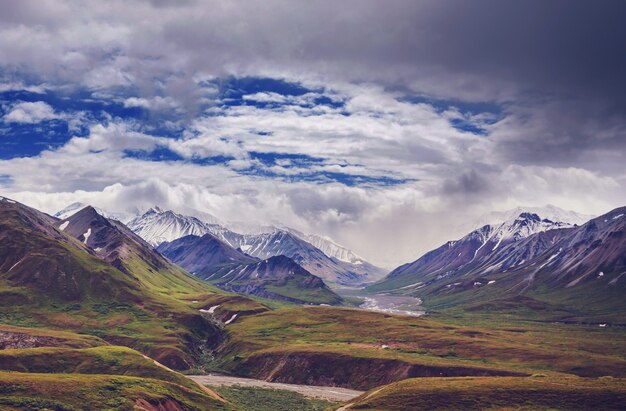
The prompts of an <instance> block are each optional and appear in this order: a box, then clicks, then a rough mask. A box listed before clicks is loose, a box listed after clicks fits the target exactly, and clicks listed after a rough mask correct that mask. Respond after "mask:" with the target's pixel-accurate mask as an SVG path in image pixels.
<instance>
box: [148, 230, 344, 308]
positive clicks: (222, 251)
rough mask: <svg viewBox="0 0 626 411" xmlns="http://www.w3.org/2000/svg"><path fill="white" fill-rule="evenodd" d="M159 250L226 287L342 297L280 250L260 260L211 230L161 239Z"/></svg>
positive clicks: (298, 297)
mask: <svg viewBox="0 0 626 411" xmlns="http://www.w3.org/2000/svg"><path fill="white" fill-rule="evenodd" d="M157 251H158V252H160V253H162V254H163V255H165V256H166V257H168V258H169V259H170V260H172V261H173V262H175V263H176V264H178V265H180V266H181V267H183V268H185V269H186V270H188V271H190V272H191V273H193V274H194V275H195V276H196V277H198V278H202V279H204V280H207V281H210V282H211V283H213V284H215V285H217V286H218V287H220V288H221V289H223V290H227V291H233V292H238V293H243V294H249V295H256V296H258V297H264V298H270V299H274V300H283V301H290V302H295V303H300V304H308V303H316V304H338V303H340V302H341V301H342V300H341V298H340V297H339V296H338V295H336V294H335V293H334V292H332V291H331V290H330V289H329V288H328V287H327V286H326V284H324V282H323V281H322V279H320V278H319V277H316V276H314V275H312V274H311V273H310V272H308V271H307V270H306V269H304V268H303V267H302V266H300V265H299V264H297V263H296V262H295V261H293V260H292V259H291V258H289V257H286V256H284V255H280V254H278V255H276V256H271V257H268V258H267V259H264V260H262V261H261V260H259V259H258V258H255V257H252V256H250V255H247V254H245V253H243V252H242V251H241V250H240V249H234V248H232V247H231V246H230V245H228V244H226V243H225V242H224V241H222V240H220V239H219V238H217V237H215V236H213V235H212V234H208V233H207V234H204V235H202V236H195V235H187V236H185V237H182V238H179V239H176V240H174V241H172V242H171V243H167V242H166V243H162V244H161V245H159V246H158V247H157Z"/></svg>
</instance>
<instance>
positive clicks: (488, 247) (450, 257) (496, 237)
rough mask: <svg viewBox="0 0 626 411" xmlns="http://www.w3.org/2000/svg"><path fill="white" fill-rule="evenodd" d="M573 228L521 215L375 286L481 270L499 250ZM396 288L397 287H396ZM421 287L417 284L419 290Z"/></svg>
mask: <svg viewBox="0 0 626 411" xmlns="http://www.w3.org/2000/svg"><path fill="white" fill-rule="evenodd" d="M565 227H572V225H571V224H568V223H562V222H553V221H550V220H547V219H541V217H539V216H538V215H537V214H531V213H527V212H523V213H521V214H520V215H519V216H517V217H516V218H514V219H511V220H508V221H505V222H503V223H500V224H497V225H485V226H483V227H481V228H479V229H477V230H474V231H472V232H471V233H469V234H467V235H466V236H464V237H463V238H461V239H459V240H457V241H449V242H447V243H446V244H444V245H442V246H441V247H439V248H437V249H435V250H433V251H430V252H428V253H426V254H425V255H424V256H422V257H420V258H419V259H417V260H416V261H414V262H412V263H408V264H405V265H402V266H400V267H398V268H396V269H395V270H393V271H391V272H390V273H389V275H388V276H387V279H386V280H385V281H383V282H381V283H380V284H377V285H375V286H374V287H376V288H377V289H386V288H387V285H386V283H387V284H391V283H393V284H395V285H399V286H402V287H404V286H410V285H411V284H414V283H416V281H413V280H414V276H415V274H416V273H420V275H423V274H425V273H428V274H431V273H433V274H434V273H436V275H441V276H446V275H449V274H450V273H452V272H454V271H455V270H459V269H461V268H463V269H469V268H470V267H480V266H482V265H483V263H484V262H485V261H486V260H488V259H489V257H490V256H491V255H492V253H493V252H494V251H496V250H498V248H502V247H505V246H506V245H507V244H511V243H514V242H516V241H519V240H521V239H524V238H526V237H529V236H530V235H532V234H535V233H539V232H543V231H548V230H553V229H557V228H565ZM395 285H394V286H395ZM419 285H420V284H417V285H416V287H417V286H419Z"/></svg>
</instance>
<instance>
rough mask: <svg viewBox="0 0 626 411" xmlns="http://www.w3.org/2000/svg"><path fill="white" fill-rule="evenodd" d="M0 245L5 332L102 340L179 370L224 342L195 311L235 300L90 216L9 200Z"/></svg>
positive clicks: (1, 207) (1, 209)
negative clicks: (41, 330)
mask: <svg viewBox="0 0 626 411" xmlns="http://www.w3.org/2000/svg"><path fill="white" fill-rule="evenodd" d="M66 230H67V231H66ZM0 240H1V243H0V244H2V246H1V247H0V296H1V298H0V318H2V322H3V323H4V324H7V325H13V326H29V327H31V326H39V327H41V326H43V327H46V328H49V329H52V330H63V331H75V332H82V333H87V334H91V335H95V336H98V337H100V338H102V339H103V340H105V341H107V342H109V343H114V344H119V345H126V346H129V347H132V348H135V349H137V350H139V351H141V352H143V353H145V354H147V355H149V356H151V357H153V358H155V359H157V360H159V361H160V362H162V363H164V364H166V365H168V366H170V367H173V368H177V369H186V368H190V367H192V366H196V365H197V364H199V363H200V362H201V361H202V358H204V356H205V352H207V351H209V350H210V347H211V345H214V344H217V343H218V342H219V340H220V338H221V337H220V329H219V325H216V324H215V323H214V322H212V321H210V320H209V319H207V318H205V316H203V315H202V313H201V312H199V311H198V309H199V308H202V307H204V306H205V305H208V304H211V302H212V301H217V300H220V301H223V306H222V308H221V309H222V310H224V309H227V307H228V306H229V303H228V301H224V299H226V300H229V299H231V300H232V299H233V298H234V296H224V295H223V294H224V293H223V292H220V291H219V290H218V289H216V288H214V287H212V286H210V285H209V284H207V283H205V282H203V281H201V280H198V279H196V278H194V277H193V276H191V275H189V274H187V273H185V272H184V271H183V270H182V269H180V268H178V267H176V266H174V265H172V264H171V263H169V262H168V261H167V260H166V259H164V258H163V257H161V256H160V255H159V254H158V253H156V252H155V251H154V250H152V248H150V247H149V246H147V244H145V242H144V241H143V240H141V239H140V238H139V237H138V236H136V235H135V234H133V233H132V232H130V231H129V230H128V229H126V228H125V227H124V226H122V225H121V224H119V223H116V222H114V221H111V220H108V219H106V218H104V217H102V216H100V215H99V214H98V213H97V212H95V210H94V209H92V208H86V209H83V210H82V211H80V212H79V213H77V214H75V215H74V216H72V217H70V218H69V219H66V220H63V221H59V220H57V219H55V218H53V217H50V216H48V215H46V214H43V213H41V212H39V211H36V210H34V209H32V208H29V207H26V206H24V205H22V204H19V203H16V202H14V201H12V200H6V199H3V200H2V201H0ZM237 298H239V297H237ZM244 300H245V299H244ZM203 304H204V305H203ZM236 305H237V306H241V303H237V304H236ZM249 305H250V306H251V307H254V308H253V309H257V308H258V309H262V306H261V305H260V304H258V303H255V302H252V301H250V302H249Z"/></svg>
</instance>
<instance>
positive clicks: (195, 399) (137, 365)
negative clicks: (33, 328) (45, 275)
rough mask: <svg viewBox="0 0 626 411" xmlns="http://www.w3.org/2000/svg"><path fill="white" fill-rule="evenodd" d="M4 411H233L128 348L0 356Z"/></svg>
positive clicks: (15, 351)
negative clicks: (38, 410)
mask: <svg viewBox="0 0 626 411" xmlns="http://www.w3.org/2000/svg"><path fill="white" fill-rule="evenodd" d="M0 392H2V393H3V394H2V395H1V396H0V407H1V408H2V409H5V410H35V409H54V410H96V409H115V410H145V411H153V410H172V411H182V410H230V409H233V408H232V407H231V406H229V404H227V403H226V402H225V401H224V400H223V399H222V398H220V397H219V396H218V395H217V394H216V393H215V392H214V391H212V390H209V389H207V388H205V387H202V386H199V385H197V384H195V383H193V382H192V381H191V380H189V379H188V378H186V377H184V376H183V375H181V374H178V373H176V372H174V371H172V370H169V369H167V368H166V367H164V366H162V365H160V364H158V363H155V362H154V361H153V360H151V359H149V358H147V357H144V356H143V355H141V354H139V353H138V352H137V351H134V350H132V349H130V348H126V347H115V346H101V347H96V348H88V349H70V348H28V349H13V350H3V351H0Z"/></svg>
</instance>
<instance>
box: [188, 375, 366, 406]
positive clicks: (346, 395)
mask: <svg viewBox="0 0 626 411" xmlns="http://www.w3.org/2000/svg"><path fill="white" fill-rule="evenodd" d="M187 377H189V378H191V379H192V380H194V381H195V382H197V383H200V384H205V385H212V386H216V385H217V386H219V385H224V386H231V385H240V386H242V387H257V388H270V389H274V390H287V391H294V392H297V393H300V394H302V395H304V396H306V397H311V398H323V399H326V400H331V401H341V402H344V401H348V400H351V399H352V398H356V397H358V396H359V395H361V394H363V391H356V390H350V389H347V388H338V387H320V386H316V385H296V384H282V383H277V382H267V381H263V380H254V379H251V378H239V377H227V376H224V375H217V374H209V375H188V376H187Z"/></svg>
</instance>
